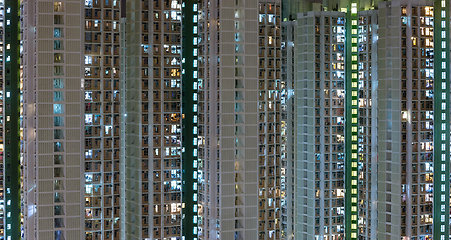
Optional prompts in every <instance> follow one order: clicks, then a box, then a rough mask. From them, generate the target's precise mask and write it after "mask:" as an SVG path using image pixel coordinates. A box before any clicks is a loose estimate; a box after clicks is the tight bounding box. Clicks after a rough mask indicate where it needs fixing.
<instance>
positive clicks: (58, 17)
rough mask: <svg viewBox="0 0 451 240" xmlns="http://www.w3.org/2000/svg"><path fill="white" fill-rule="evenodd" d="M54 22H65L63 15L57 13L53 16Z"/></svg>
mask: <svg viewBox="0 0 451 240" xmlns="http://www.w3.org/2000/svg"><path fill="white" fill-rule="evenodd" d="M53 24H55V25H58V24H63V15H55V16H53Z"/></svg>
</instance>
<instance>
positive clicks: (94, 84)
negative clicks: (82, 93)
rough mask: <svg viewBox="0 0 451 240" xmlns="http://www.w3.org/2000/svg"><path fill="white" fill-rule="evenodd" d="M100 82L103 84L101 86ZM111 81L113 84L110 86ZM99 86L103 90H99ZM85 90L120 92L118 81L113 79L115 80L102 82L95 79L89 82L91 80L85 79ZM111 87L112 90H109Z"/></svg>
mask: <svg viewBox="0 0 451 240" xmlns="http://www.w3.org/2000/svg"><path fill="white" fill-rule="evenodd" d="M101 81H102V82H103V84H101ZM112 81H113V84H111V83H112ZM101 85H103V88H102V89H101V87H100V86H101ZM84 87H85V90H88V91H89V90H93V91H95V90H105V91H109V90H120V84H119V80H118V79H115V80H111V79H104V80H100V79H96V80H91V79H87V80H85V84H84ZM112 87H113V89H111V88H112Z"/></svg>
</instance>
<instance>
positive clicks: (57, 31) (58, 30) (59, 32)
mask: <svg viewBox="0 0 451 240" xmlns="http://www.w3.org/2000/svg"><path fill="white" fill-rule="evenodd" d="M53 36H54V37H57V38H60V37H63V29H62V28H54V29H53Z"/></svg>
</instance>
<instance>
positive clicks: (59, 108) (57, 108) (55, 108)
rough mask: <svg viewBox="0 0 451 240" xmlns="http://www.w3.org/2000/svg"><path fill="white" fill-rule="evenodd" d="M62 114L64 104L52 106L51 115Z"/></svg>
mask: <svg viewBox="0 0 451 240" xmlns="http://www.w3.org/2000/svg"><path fill="white" fill-rule="evenodd" d="M63 113H64V104H60V103H56V104H53V114H63Z"/></svg>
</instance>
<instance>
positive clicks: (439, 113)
mask: <svg viewBox="0 0 451 240" xmlns="http://www.w3.org/2000/svg"><path fill="white" fill-rule="evenodd" d="M293 2H296V1H293ZM331 3H332V1H323V4H321V3H315V1H300V2H299V3H294V4H300V6H304V8H305V10H306V12H305V13H300V14H298V16H297V21H295V22H286V23H284V24H285V25H286V26H288V25H290V24H297V28H296V31H297V32H296V33H295V35H296V36H297V38H296V39H295V40H296V41H297V43H295V44H296V46H297V48H296V49H295V50H296V51H297V59H296V60H297V66H296V67H297V76H296V79H297V80H296V86H295V98H296V99H297V100H296V101H297V102H296V107H297V112H296V113H295V116H296V118H295V121H296V122H295V124H296V125H297V133H296V134H297V142H298V146H297V149H296V156H295V159H296V162H295V163H294V164H296V165H295V166H296V169H297V171H296V176H294V178H296V179H297V180H296V184H295V185H296V195H297V196H298V197H297V199H296V200H297V201H296V206H297V207H296V208H295V215H296V221H297V223H296V225H295V234H296V235H295V237H296V239H306V238H312V239H313V238H315V239H342V238H345V239H357V238H358V239H379V238H383V239H386V238H390V239H448V238H449V209H448V207H449V187H448V186H449V140H448V138H449V110H448V109H449V107H448V105H449V100H448V98H449V81H448V79H449V70H448V68H449V67H450V65H449V61H448V60H447V59H448V58H449V39H450V36H449V2H447V1H439V0H438V1H402V0H394V1H385V2H379V3H377V2H375V3H374V5H370V3H369V2H367V1H339V2H337V5H335V3H332V6H331ZM333 6H335V8H334V7H333ZM318 9H319V10H328V11H311V10H318ZM371 9H372V10H371ZM307 10H310V12H307ZM339 11H341V12H339ZM287 19H288V18H287ZM287 34H288V35H289V34H292V33H290V31H289V30H288V29H287ZM286 41H287V42H285V44H289V43H290V42H289V40H286ZM287 56H288V54H287ZM289 60H290V59H288V60H287V61H284V62H285V63H286V66H287V69H290V68H294V66H292V65H290V61H289ZM293 65H294V64H293ZM287 72H288V70H287ZM285 79H289V78H288V77H287V78H284V80H285ZM287 89H289V87H287ZM287 106H289V104H287ZM292 115H294V114H292ZM287 119H288V118H287ZM338 166H339V167H338ZM337 167H338V168H337ZM434 173H435V174H434ZM433 219H434V221H433Z"/></svg>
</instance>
